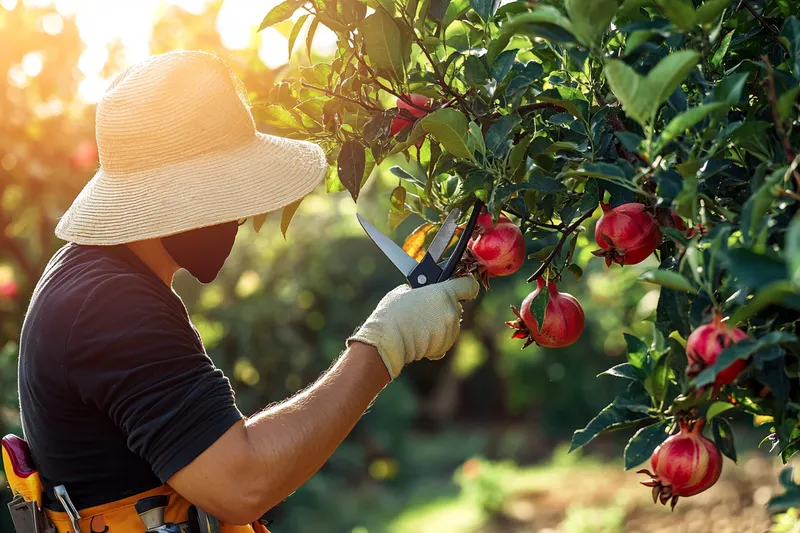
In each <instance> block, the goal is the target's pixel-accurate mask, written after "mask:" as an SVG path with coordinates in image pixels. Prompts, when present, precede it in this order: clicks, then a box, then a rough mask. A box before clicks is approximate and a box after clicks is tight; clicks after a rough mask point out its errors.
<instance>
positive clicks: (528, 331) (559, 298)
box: [506, 278, 584, 349]
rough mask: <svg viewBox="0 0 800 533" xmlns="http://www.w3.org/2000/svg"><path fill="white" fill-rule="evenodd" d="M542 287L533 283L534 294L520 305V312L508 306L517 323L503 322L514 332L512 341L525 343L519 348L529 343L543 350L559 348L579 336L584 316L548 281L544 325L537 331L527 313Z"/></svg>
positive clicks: (539, 281) (577, 305)
mask: <svg viewBox="0 0 800 533" xmlns="http://www.w3.org/2000/svg"><path fill="white" fill-rule="evenodd" d="M544 283H545V282H544V279H543V278H539V279H537V280H536V290H535V291H533V292H532V293H530V294H529V295H528V296H527V297H526V298H525V299H524V300H523V301H522V306H521V307H522V312H520V311H517V308H516V307H514V306H513V305H512V306H511V310H512V311H513V312H514V314H515V315H517V320H514V321H513V322H506V325H507V326H509V327H511V328H514V329H516V331H515V332H514V334H513V335H512V336H511V337H512V338H514V339H527V340H526V341H525V344H524V345H523V346H522V348H523V349H524V348H527V347H528V346H529V345H530V344H531V343H533V342H535V343H536V344H538V345H539V346H544V347H546V348H563V347H564V346H569V345H570V344H572V343H573V342H575V341H576V340H578V337H580V336H581V333H582V332H583V323H584V315H583V308H582V307H581V304H580V302H578V300H577V299H575V297H574V296H572V295H571V294H567V293H565V292H558V288H556V284H555V283H553V282H552V281H550V282H548V283H547V290H549V291H550V300H549V301H548V302H547V309H545V312H544V321H543V322H544V323H543V324H542V327H541V329H540V328H539V323H538V322H537V321H536V319H535V318H534V317H533V313H532V312H531V304H532V303H533V299H534V298H536V296H537V295H538V294H539V291H540V290H542V287H544Z"/></svg>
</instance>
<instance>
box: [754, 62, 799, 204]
mask: <svg viewBox="0 0 800 533" xmlns="http://www.w3.org/2000/svg"><path fill="white" fill-rule="evenodd" d="M761 60H762V61H764V64H766V65H767V89H768V91H767V96H768V98H769V103H770V107H771V108H772V120H773V122H775V129H777V130H778V136H779V137H780V138H781V144H783V152H784V154H786V160H787V161H791V162H793V161H794V160H795V154H794V150H792V144H791V143H790V142H789V136H788V135H786V128H784V127H783V120H782V119H781V114H780V112H779V111H778V97H777V95H776V93H775V76H774V73H773V71H772V63H770V61H769V58H768V57H767V56H766V55H763V56H761ZM792 176H794V181H795V183H796V184H797V190H798V191H800V174H798V172H797V168H796V167H795V168H794V169H793V170H792Z"/></svg>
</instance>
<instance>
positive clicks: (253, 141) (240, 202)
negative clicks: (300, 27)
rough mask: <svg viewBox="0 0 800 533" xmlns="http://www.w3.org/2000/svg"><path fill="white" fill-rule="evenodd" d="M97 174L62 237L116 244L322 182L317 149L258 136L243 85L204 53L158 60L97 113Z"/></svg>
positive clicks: (228, 215)
mask: <svg viewBox="0 0 800 533" xmlns="http://www.w3.org/2000/svg"><path fill="white" fill-rule="evenodd" d="M96 138H97V146H98V152H99V154H100V170H98V172H97V173H96V174H95V175H94V177H93V178H92V179H91V180H90V181H89V183H87V184H86V186H85V187H84V189H83V190H82V191H81V193H80V194H79V195H78V197H77V198H75V201H74V202H73V203H72V206H71V207H70V208H69V209H68V210H67V212H66V213H65V214H64V216H63V218H62V219H61V220H60V221H59V223H58V226H57V227H56V235H57V236H58V237H59V238H61V239H64V240H67V241H72V242H75V243H78V244H95V245H114V244H122V243H127V242H132V241H138V240H142V239H149V238H153V237H164V236H166V235H171V234H174V233H180V232H182V231H187V230H190V229H194V228H200V227H205V226H211V225H214V224H221V223H223V222H229V221H232V220H236V219H240V218H244V217H248V216H254V215H258V214H260V213H266V212H269V211H274V210H277V209H280V208H282V207H284V206H286V205H288V204H290V203H292V202H295V201H297V200H299V199H300V198H302V197H303V196H305V195H306V194H308V193H309V192H311V191H312V190H313V189H314V188H315V187H316V186H317V185H318V184H319V183H320V182H321V181H322V179H323V176H324V175H325V170H326V167H327V164H326V161H325V154H324V153H323V151H322V150H321V149H320V148H319V147H318V146H316V145H314V144H312V143H309V142H305V141H297V140H292V139H285V138H281V137H275V136H272V135H265V134H263V133H260V132H258V131H256V127H255V123H254V121H253V116H252V114H251V113H250V109H249V103H248V99H247V95H246V90H245V88H244V85H243V84H242V82H241V81H240V80H239V79H238V78H237V77H236V75H235V74H233V72H232V71H231V70H230V68H229V67H228V65H227V64H226V63H225V61H223V60H222V59H220V58H219V57H217V56H215V55H213V54H209V53H207V52H201V51H175V52H169V53H165V54H160V55H155V56H151V57H150V58H148V59H147V60H145V61H143V62H141V63H138V64H136V65H133V66H132V67H130V68H128V69H127V70H125V71H124V72H122V73H121V74H120V75H119V76H117V78H116V79H115V80H114V81H113V83H112V84H111V86H110V87H109V89H108V91H107V92H106V93H105V95H104V96H103V99H102V100H101V101H100V103H99V105H98V107H97V124H96Z"/></svg>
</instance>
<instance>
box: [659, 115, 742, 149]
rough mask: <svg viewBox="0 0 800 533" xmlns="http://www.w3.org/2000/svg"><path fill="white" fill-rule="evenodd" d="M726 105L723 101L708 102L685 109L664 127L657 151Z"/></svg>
mask: <svg viewBox="0 0 800 533" xmlns="http://www.w3.org/2000/svg"><path fill="white" fill-rule="evenodd" d="M723 107H726V106H725V104H722V103H714V104H706V105H700V106H697V107H693V108H691V109H689V110H688V111H685V112H683V113H681V114H680V115H678V116H677V117H675V118H673V119H672V120H670V121H669V124H667V126H666V127H665V128H664V131H663V132H662V133H661V137H659V139H658V141H656V144H657V148H656V153H658V152H660V151H661V149H663V147H664V146H666V145H667V143H669V142H670V141H672V139H674V138H675V137H677V136H678V135H680V134H682V133H683V132H685V131H686V130H688V129H690V128H692V127H694V125H695V124H697V123H698V122H700V121H701V120H703V119H705V118H706V117H707V116H708V115H710V114H711V113H713V112H714V111H716V110H717V109H720V108H723Z"/></svg>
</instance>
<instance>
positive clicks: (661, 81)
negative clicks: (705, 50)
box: [645, 0, 700, 115]
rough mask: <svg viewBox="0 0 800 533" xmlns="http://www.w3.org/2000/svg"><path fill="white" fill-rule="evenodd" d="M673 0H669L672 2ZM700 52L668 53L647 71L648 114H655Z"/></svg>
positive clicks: (683, 77) (693, 64)
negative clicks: (651, 100) (650, 100)
mask: <svg viewBox="0 0 800 533" xmlns="http://www.w3.org/2000/svg"><path fill="white" fill-rule="evenodd" d="M673 1H674V0H669V2H673ZM699 60H700V54H698V53H697V52H695V51H693V50H680V51H678V52H673V53H671V54H668V55H667V56H666V57H665V58H664V59H662V60H661V61H659V62H658V64H657V65H656V66H655V67H653V69H652V70H651V71H650V72H648V73H647V78H646V80H645V81H646V91H647V92H648V93H649V94H648V95H645V96H650V98H652V99H653V102H652V104H651V106H650V114H651V115H655V113H656V111H657V110H658V108H659V107H661V104H663V103H664V102H666V101H667V98H669V96H670V95H671V94H672V93H673V92H674V91H675V89H677V88H678V87H679V86H680V84H681V82H682V81H683V80H684V79H685V78H686V76H688V75H689V72H691V71H692V70H694V69H695V67H697V62H698V61H699Z"/></svg>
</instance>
